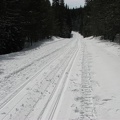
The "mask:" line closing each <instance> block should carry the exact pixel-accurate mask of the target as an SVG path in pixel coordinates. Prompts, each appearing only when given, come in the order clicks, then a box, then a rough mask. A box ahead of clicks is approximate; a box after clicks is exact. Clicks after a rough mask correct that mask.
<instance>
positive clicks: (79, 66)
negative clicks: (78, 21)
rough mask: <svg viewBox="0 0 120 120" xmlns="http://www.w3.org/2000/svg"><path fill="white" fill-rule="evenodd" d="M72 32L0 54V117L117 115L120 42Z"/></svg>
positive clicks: (98, 118)
mask: <svg viewBox="0 0 120 120" xmlns="http://www.w3.org/2000/svg"><path fill="white" fill-rule="evenodd" d="M72 34H73V38H70V39H62V38H55V37H54V38H53V40H52V41H48V42H45V43H44V44H42V45H37V46H36V47H32V48H31V49H26V50H23V51H21V52H16V53H11V54H7V55H1V56H0V120H120V46H119V45H117V44H115V43H111V42H107V41H101V40H99V39H98V38H93V37H89V38H83V37H82V36H81V35H80V34H79V33H76V32H73V33H72Z"/></svg>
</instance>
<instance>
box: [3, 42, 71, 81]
mask: <svg viewBox="0 0 120 120" xmlns="http://www.w3.org/2000/svg"><path fill="white" fill-rule="evenodd" d="M59 42H61V40H60V41H59ZM54 43H56V42H54ZM69 43H71V41H70V42H68V43H67V44H65V45H64V46H62V47H61V48H58V49H56V50H54V51H52V52H51V53H49V54H47V55H45V56H42V57H40V58H37V59H36V60H34V61H33V62H31V63H30V64H28V65H26V66H24V67H22V68H20V69H18V70H16V71H14V72H12V73H10V74H9V75H7V76H5V79H8V78H9V77H11V76H12V75H14V74H17V73H19V72H20V71H22V70H24V69H26V68H28V67H29V66H31V65H33V64H34V63H35V62H36V61H40V60H41V59H43V58H45V57H47V56H49V55H51V54H53V53H55V52H57V51H59V50H61V49H62V48H64V47H65V46H67V45H68V44H69ZM50 44H53V43H50ZM48 45H49V44H47V45H44V46H45V47H46V46H48ZM51 49H53V48H50V49H48V50H46V51H50V50H51ZM46 51H43V52H41V54H43V55H44V53H46ZM5 79H4V80H5Z"/></svg>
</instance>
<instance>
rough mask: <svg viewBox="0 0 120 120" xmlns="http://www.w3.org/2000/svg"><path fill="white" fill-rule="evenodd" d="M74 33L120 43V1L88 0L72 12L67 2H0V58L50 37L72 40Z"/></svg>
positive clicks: (57, 0) (21, 0)
mask: <svg viewBox="0 0 120 120" xmlns="http://www.w3.org/2000/svg"><path fill="white" fill-rule="evenodd" d="M72 30H74V31H79V32H80V33H81V34H82V35H83V36H84V37H88V36H102V37H101V38H103V39H109V40H110V41H116V42H119V43H120V40H119V39H116V38H117V37H118V38H120V1H119V0H86V3H85V6H84V7H80V8H73V9H69V7H68V6H67V5H65V3H64V0H53V2H52V5H51V3H50V1H49V0H0V54H6V53H10V52H15V51H19V50H22V49H23V48H24V46H25V44H26V43H29V44H31V45H32V43H33V42H37V41H42V40H44V39H45V38H50V37H51V36H60V37H63V38H70V37H71V31H72Z"/></svg>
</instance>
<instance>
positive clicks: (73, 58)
mask: <svg viewBox="0 0 120 120" xmlns="http://www.w3.org/2000/svg"><path fill="white" fill-rule="evenodd" d="M78 51H79V49H78V48H77V50H75V51H74V52H73V55H72V57H71V59H70V60H69V62H68V64H67V66H66V68H65V70H64V73H63V75H62V76H61V80H62V79H63V81H62V87H61V88H60V90H59V93H58V96H57V98H56V100H55V102H54V103H53V107H52V109H51V111H50V114H49V117H48V119H47V120H52V119H53V117H54V114H55V111H56V108H57V106H58V104H59V100H60V97H61V95H62V93H63V90H64V87H65V84H66V82H67V77H68V76H69V72H70V70H71V68H72V66H73V64H74V60H75V59H76V56H77V54H78ZM66 73H68V74H67V75H66V76H65V78H64V75H65V74H66ZM59 84H60V83H58V84H57V85H56V86H55V88H54V90H53V92H52V94H51V96H50V98H49V100H48V102H47V103H46V105H45V107H44V109H43V111H42V112H41V113H40V115H39V117H38V118H37V120H42V117H43V116H42V115H43V113H44V112H45V109H46V107H47V105H48V104H49V102H50V101H51V99H52V98H53V96H54V93H55V91H56V89H57V88H58V86H59Z"/></svg>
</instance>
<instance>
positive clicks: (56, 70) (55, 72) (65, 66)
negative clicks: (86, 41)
mask: <svg viewBox="0 0 120 120" xmlns="http://www.w3.org/2000/svg"><path fill="white" fill-rule="evenodd" d="M74 52H75V50H74V51H73V50H71V51H70V52H69V54H71V57H70V58H69V60H68V61H65V60H64V59H63V61H62V62H61V67H59V68H58V66H56V68H57V69H54V71H52V72H51V73H49V75H50V74H52V73H54V74H57V73H58V72H59V70H60V69H61V68H63V67H64V71H63V73H62V75H63V74H64V73H65V69H66V68H67V66H68V64H69V63H68V62H69V61H70V60H71V58H72V57H73V56H72V55H73V54H74ZM54 74H53V76H52V79H53V81H52V83H54V82H55V79H54ZM49 75H48V76H47V77H49ZM47 77H46V78H47ZM61 78H62V76H61V77H60V78H59V80H58V82H57V84H56V86H55V87H54V88H53V91H52V94H51V95H50V97H49V99H48V101H47V103H46V104H45V107H44V108H43V110H41V113H40V116H41V115H42V114H43V113H44V110H45V108H46V107H47V104H48V103H49V101H50V100H51V98H52V97H53V95H54V92H55V90H56V89H57V87H58V85H59V82H60V80H61ZM50 84H51V83H50ZM50 84H48V85H47V87H46V88H45V90H44V92H45V91H46V90H47V89H48V88H49V86H50ZM44 92H43V95H44ZM40 98H41V97H40ZM39 100H40V99H38V101H37V102H36V104H35V105H34V107H35V106H36V105H37V103H38V102H39ZM34 107H33V108H34ZM33 108H32V109H31V111H32V110H33ZM31 111H30V112H29V113H28V115H26V118H25V119H24V120H26V119H27V117H28V116H29V114H30V113H31ZM38 118H39V117H38Z"/></svg>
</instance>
